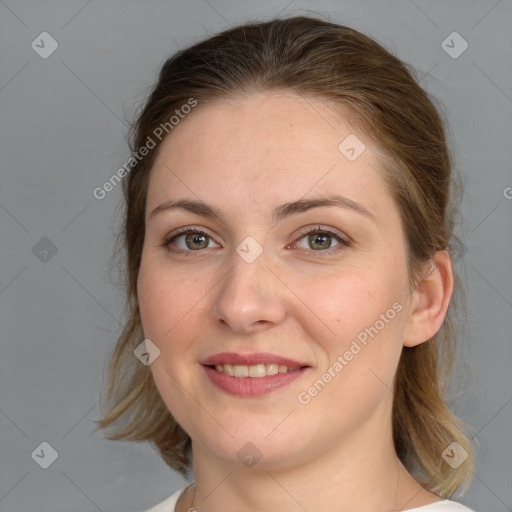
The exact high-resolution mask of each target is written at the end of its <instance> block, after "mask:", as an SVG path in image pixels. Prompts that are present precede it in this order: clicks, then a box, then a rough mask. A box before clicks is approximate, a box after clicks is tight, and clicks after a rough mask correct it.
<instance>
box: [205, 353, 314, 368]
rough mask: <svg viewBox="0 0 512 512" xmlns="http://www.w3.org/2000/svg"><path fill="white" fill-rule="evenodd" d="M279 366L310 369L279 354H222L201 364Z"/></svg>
mask: <svg viewBox="0 0 512 512" xmlns="http://www.w3.org/2000/svg"><path fill="white" fill-rule="evenodd" d="M272 363H274V364H277V365H278V366H287V367H288V368H297V367H298V368H303V367H308V366H309V365H308V364H307V363H304V362H301V361H296V360H293V359H288V358H286V357H282V356H278V355H277V354H271V353H268V352H258V353H254V354H236V353H234V352H222V353H219V354H215V355H213V356H210V357H208V358H206V359H204V360H203V361H201V364H203V365H204V366H216V365H225V364H231V365H238V366H255V365H260V364H272Z"/></svg>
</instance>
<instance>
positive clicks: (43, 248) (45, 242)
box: [32, 236, 57, 263]
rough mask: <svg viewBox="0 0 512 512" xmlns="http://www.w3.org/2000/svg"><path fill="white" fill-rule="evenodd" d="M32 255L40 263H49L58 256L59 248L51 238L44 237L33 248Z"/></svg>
mask: <svg viewBox="0 0 512 512" xmlns="http://www.w3.org/2000/svg"><path fill="white" fill-rule="evenodd" d="M32 254H33V255H34V256H35V257H36V258H37V259H38V260H39V261H42V262H43V263H47V262H48V261H50V259H51V258H53V257H54V256H55V254H57V246H56V245H55V244H54V243H53V242H52V241H51V240H50V239H49V238H46V237H45V236H43V238H41V240H39V242H37V243H36V244H35V245H34V247H32Z"/></svg>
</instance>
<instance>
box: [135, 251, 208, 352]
mask: <svg viewBox="0 0 512 512" xmlns="http://www.w3.org/2000/svg"><path fill="white" fill-rule="evenodd" d="M199 284H200V283H199V279H198V278H193V277H192V278H190V277H188V278H185V277H183V276H180V275H179V273H176V272H174V271H170V270H169V269H165V268H162V267H161V265H156V264H155V265H151V264H149V263H148V264H145V262H144V259H143V260H142V262H141V267H140V271H139V278H138V282H137V294H138V302H139V309H140V316H141V320H142V326H143V329H144V335H145V336H146V337H147V338H149V339H151V340H152V341H153V342H154V343H156V344H157V346H159V348H160V349H161V350H164V349H165V350H168V349H169V345H170V344H169V340H171V339H172V337H173V335H175V334H176V333H177V332H178V331H180V330H182V329H183V328H184V327H185V328H186V326H187V325H189V324H190V323H193V322H191V320H192V319H193V316H194V309H195V308H197V304H198V301H199V299H200V297H201V290H200V288H201V287H200V286H199ZM184 320H186V321H184Z"/></svg>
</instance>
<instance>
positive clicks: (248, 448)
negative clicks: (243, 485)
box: [236, 443, 262, 469]
mask: <svg viewBox="0 0 512 512" xmlns="http://www.w3.org/2000/svg"><path fill="white" fill-rule="evenodd" d="M236 455H237V457H238V459H239V460H240V462H241V463H242V464H243V465H244V466H246V467H248V468H249V469H250V468H252V467H253V466H254V465H256V464H257V463H258V461H259V460H260V459H261V455H262V453H261V452H260V451H259V450H258V448H257V447H256V446H255V445H254V444H252V443H245V444H244V445H243V446H242V448H241V449H240V450H239V451H238V452H237V454H236Z"/></svg>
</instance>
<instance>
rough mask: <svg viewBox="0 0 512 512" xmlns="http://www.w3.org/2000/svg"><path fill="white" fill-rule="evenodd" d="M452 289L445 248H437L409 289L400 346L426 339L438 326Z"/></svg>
mask: <svg viewBox="0 0 512 512" xmlns="http://www.w3.org/2000/svg"><path fill="white" fill-rule="evenodd" d="M452 292H453V269H452V263H451V259H450V255H449V253H448V251H444V250H443V251H438V252H436V254H435V256H434V258H433V265H432V266H430V265H429V266H427V268H426V271H425V276H424V278H423V280H422V281H421V282H420V283H418V286H417V288H416V289H415V290H414V292H413V298H412V300H411V309H410V312H409V319H408V323H407V328H406V331H405V334H404V346H406V347H415V346H417V345H419V344H421V343H423V342H425V341H428V340H430V339H431V338H432V337H433V336H434V335H435V334H436V333H437V332H438V331H439V329H440V328H441V325H442V324H443V321H444V319H445V316H446V312H447V311H448V306H449V304H450V299H451V296H452Z"/></svg>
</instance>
